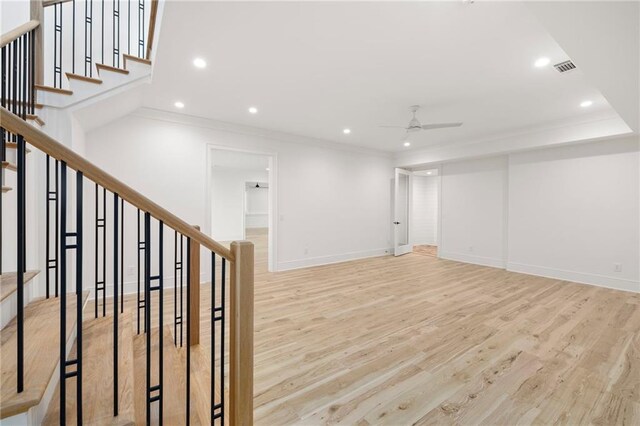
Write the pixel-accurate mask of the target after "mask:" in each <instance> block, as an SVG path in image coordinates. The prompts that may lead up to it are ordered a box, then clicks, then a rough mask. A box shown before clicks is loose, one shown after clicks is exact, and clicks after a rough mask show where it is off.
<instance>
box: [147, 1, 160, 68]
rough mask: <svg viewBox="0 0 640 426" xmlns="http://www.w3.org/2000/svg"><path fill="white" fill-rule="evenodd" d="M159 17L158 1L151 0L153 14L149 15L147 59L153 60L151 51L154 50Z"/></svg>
mask: <svg viewBox="0 0 640 426" xmlns="http://www.w3.org/2000/svg"><path fill="white" fill-rule="evenodd" d="M157 15H158V0H151V12H150V13H149V34H148V36H147V55H146V59H149V60H150V59H151V51H152V50H153V38H154V36H155V33H156V16H157Z"/></svg>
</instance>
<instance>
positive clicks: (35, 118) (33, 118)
mask: <svg viewBox="0 0 640 426" xmlns="http://www.w3.org/2000/svg"><path fill="white" fill-rule="evenodd" d="M27 120H31V121H35V122H36V124H38V125H39V126H44V124H45V123H44V121H43V120H42V119H41V118H40V117H38V116H37V115H35V114H27Z"/></svg>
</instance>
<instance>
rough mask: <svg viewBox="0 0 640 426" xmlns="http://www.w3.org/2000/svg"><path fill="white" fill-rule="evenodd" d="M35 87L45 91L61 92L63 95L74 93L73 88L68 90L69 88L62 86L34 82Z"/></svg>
mask: <svg viewBox="0 0 640 426" xmlns="http://www.w3.org/2000/svg"><path fill="white" fill-rule="evenodd" d="M34 87H35V88H36V90H42V91H44V92H51V93H59V94H61V95H73V92H72V91H71V90H67V89H60V88H57V87H51V86H44V85H41V84H34Z"/></svg>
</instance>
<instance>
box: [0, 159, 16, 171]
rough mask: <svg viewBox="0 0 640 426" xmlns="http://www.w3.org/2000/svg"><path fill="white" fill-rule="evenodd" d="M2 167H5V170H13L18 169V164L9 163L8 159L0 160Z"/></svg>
mask: <svg viewBox="0 0 640 426" xmlns="http://www.w3.org/2000/svg"><path fill="white" fill-rule="evenodd" d="M2 168H3V169H7V170H12V171H14V172H16V171H18V166H16V165H15V164H13V163H10V162H8V161H3V162H2Z"/></svg>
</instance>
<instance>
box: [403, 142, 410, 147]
mask: <svg viewBox="0 0 640 426" xmlns="http://www.w3.org/2000/svg"><path fill="white" fill-rule="evenodd" d="M403 145H404V146H411V142H408V141H407V142H405V143H404V144H403Z"/></svg>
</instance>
